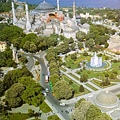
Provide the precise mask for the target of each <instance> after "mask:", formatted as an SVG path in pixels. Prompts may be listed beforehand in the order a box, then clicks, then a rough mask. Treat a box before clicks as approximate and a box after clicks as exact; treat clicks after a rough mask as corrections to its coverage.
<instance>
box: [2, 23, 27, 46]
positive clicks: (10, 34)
mask: <svg viewBox="0 0 120 120" xmlns="http://www.w3.org/2000/svg"><path fill="white" fill-rule="evenodd" d="M6 33H7V34H6ZM24 36H25V34H24V33H23V30H22V29H21V28H19V27H17V26H13V25H11V26H6V27H4V28H3V29H2V30H1V32H0V41H6V42H7V43H8V44H9V45H10V43H11V42H12V40H13V39H15V38H19V37H24Z"/></svg>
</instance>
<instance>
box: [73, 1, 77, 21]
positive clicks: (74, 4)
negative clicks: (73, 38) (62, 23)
mask: <svg viewBox="0 0 120 120" xmlns="http://www.w3.org/2000/svg"><path fill="white" fill-rule="evenodd" d="M73 19H74V20H75V19H76V17H75V1H74V0H73Z"/></svg>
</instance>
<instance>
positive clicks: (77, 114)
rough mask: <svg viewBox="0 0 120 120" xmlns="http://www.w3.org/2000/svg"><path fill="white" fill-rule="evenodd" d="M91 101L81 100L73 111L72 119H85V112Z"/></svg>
mask: <svg viewBox="0 0 120 120" xmlns="http://www.w3.org/2000/svg"><path fill="white" fill-rule="evenodd" d="M90 105H91V103H90V102H88V101H86V100H83V101H82V102H81V103H80V105H79V106H77V108H75V111H74V113H73V120H74V119H75V120H86V112H87V110H88V109H89V107H90Z"/></svg>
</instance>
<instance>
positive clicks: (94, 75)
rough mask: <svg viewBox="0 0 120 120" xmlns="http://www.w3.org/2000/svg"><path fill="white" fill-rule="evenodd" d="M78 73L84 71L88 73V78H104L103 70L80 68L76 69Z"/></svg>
mask: <svg viewBox="0 0 120 120" xmlns="http://www.w3.org/2000/svg"><path fill="white" fill-rule="evenodd" d="M77 73H78V74H79V75H81V74H84V73H86V74H87V75H88V79H89V78H98V79H99V78H100V79H103V78H104V71H101V72H100V71H93V70H82V71H81V72H80V71H78V72H77Z"/></svg>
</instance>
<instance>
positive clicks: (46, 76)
mask: <svg viewBox="0 0 120 120" xmlns="http://www.w3.org/2000/svg"><path fill="white" fill-rule="evenodd" d="M45 82H46V83H48V75H45Z"/></svg>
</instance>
